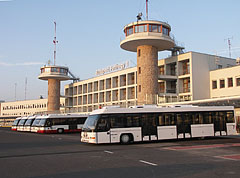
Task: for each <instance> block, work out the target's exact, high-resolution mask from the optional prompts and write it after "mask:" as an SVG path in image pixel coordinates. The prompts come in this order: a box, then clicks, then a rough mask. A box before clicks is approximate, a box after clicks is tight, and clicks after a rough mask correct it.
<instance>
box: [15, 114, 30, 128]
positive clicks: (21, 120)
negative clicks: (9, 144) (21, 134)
mask: <svg viewBox="0 0 240 178" xmlns="http://www.w3.org/2000/svg"><path fill="white" fill-rule="evenodd" d="M27 119H28V116H24V117H22V118H21V119H20V121H19V123H18V125H17V131H24V130H23V128H24V124H25V123H26V121H27Z"/></svg>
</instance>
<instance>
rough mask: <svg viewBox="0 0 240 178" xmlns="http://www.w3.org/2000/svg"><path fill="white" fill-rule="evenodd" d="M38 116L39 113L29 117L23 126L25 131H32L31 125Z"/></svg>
mask: <svg viewBox="0 0 240 178" xmlns="http://www.w3.org/2000/svg"><path fill="white" fill-rule="evenodd" d="M36 117H37V115H34V116H29V117H28V119H27V121H26V122H25V124H24V126H23V131H25V132H30V131H31V126H32V124H33V122H34V120H35V118H36Z"/></svg>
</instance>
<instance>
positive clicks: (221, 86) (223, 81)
mask: <svg viewBox="0 0 240 178" xmlns="http://www.w3.org/2000/svg"><path fill="white" fill-rule="evenodd" d="M220 88H225V80H224V79H222V80H220Z"/></svg>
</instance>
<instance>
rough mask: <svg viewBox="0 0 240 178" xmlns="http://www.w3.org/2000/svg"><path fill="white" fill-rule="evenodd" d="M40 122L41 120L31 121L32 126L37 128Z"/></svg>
mask: <svg viewBox="0 0 240 178" xmlns="http://www.w3.org/2000/svg"><path fill="white" fill-rule="evenodd" d="M40 120H41V119H35V120H34V121H33V124H32V126H38V124H39V122H40Z"/></svg>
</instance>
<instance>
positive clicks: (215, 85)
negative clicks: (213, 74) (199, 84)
mask: <svg viewBox="0 0 240 178" xmlns="http://www.w3.org/2000/svg"><path fill="white" fill-rule="evenodd" d="M216 88H217V81H216V80H213V81H212V89H216Z"/></svg>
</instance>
